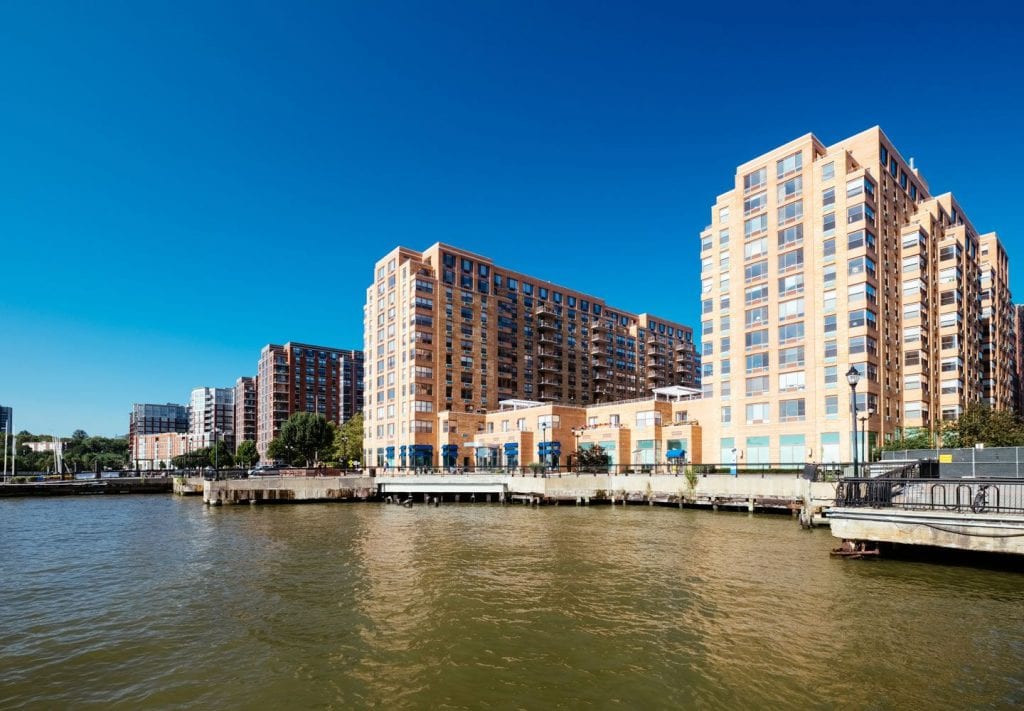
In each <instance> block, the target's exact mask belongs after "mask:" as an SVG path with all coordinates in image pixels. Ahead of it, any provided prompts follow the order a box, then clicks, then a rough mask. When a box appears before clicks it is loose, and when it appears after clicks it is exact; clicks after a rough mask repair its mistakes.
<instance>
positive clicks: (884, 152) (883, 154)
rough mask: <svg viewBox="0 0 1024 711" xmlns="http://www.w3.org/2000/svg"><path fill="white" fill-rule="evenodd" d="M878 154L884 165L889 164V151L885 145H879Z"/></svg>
mask: <svg viewBox="0 0 1024 711" xmlns="http://www.w3.org/2000/svg"><path fill="white" fill-rule="evenodd" d="M878 155H879V158H880V159H881V161H882V167H883V168H884V167H886V166H887V165H888V164H889V151H888V149H887V148H886V147H885V146H879V147H878Z"/></svg>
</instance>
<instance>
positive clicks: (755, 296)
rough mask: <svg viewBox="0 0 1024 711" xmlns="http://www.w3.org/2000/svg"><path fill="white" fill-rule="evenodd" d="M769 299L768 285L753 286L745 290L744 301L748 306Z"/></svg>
mask: <svg viewBox="0 0 1024 711" xmlns="http://www.w3.org/2000/svg"><path fill="white" fill-rule="evenodd" d="M767 299H768V285H767V284H762V285H760V286H752V287H750V288H748V289H747V290H746V292H744V301H745V302H746V304H747V305H748V306H750V305H753V304H758V303H761V302H762V301H766V300H767Z"/></svg>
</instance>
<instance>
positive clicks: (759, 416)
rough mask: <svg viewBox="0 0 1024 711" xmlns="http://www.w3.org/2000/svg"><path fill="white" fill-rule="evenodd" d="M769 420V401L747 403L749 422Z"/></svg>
mask: <svg viewBox="0 0 1024 711" xmlns="http://www.w3.org/2000/svg"><path fill="white" fill-rule="evenodd" d="M763 422H768V403H766V402H754V403H751V404H749V405H747V424H748V425H753V424H760V423H763Z"/></svg>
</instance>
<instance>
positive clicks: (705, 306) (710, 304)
mask: <svg viewBox="0 0 1024 711" xmlns="http://www.w3.org/2000/svg"><path fill="white" fill-rule="evenodd" d="M714 310H715V302H714V300H713V299H704V300H703V301H701V302H700V312H701V313H702V314H709V313H711V312H712V311H714Z"/></svg>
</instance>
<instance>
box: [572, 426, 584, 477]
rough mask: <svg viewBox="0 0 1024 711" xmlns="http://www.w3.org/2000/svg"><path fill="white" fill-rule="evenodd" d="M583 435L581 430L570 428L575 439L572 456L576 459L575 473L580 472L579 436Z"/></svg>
mask: <svg viewBox="0 0 1024 711" xmlns="http://www.w3.org/2000/svg"><path fill="white" fill-rule="evenodd" d="M582 434H583V429H582V428H580V427H573V428H572V436H573V437H575V438H576V452H575V454H574V455H573V456H574V457H575V459H576V473H577V474H578V473H579V471H580V435H582Z"/></svg>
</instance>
